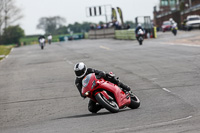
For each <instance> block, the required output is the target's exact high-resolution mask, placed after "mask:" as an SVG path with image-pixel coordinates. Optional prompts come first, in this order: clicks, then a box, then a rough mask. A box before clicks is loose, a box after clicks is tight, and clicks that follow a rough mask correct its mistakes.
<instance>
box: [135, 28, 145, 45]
mask: <svg viewBox="0 0 200 133" xmlns="http://www.w3.org/2000/svg"><path fill="white" fill-rule="evenodd" d="M136 38H137V40H138V42H139V44H140V45H142V42H143V40H144V31H143V30H142V29H139V30H138V32H137V35H136Z"/></svg>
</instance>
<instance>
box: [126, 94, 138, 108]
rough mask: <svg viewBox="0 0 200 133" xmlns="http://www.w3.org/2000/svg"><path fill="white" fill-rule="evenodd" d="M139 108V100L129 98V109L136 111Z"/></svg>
mask: <svg viewBox="0 0 200 133" xmlns="http://www.w3.org/2000/svg"><path fill="white" fill-rule="evenodd" d="M139 107H140V100H139V98H138V97H137V96H135V95H133V94H132V96H131V104H130V105H129V108H131V109H137V108H139Z"/></svg>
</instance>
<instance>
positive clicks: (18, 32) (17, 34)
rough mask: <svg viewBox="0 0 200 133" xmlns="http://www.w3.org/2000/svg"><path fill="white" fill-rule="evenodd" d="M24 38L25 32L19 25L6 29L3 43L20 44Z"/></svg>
mask: <svg viewBox="0 0 200 133" xmlns="http://www.w3.org/2000/svg"><path fill="white" fill-rule="evenodd" d="M22 37H24V30H23V29H22V28H21V27H20V26H19V25H16V26H9V27H8V28H5V29H4V33H3V35H2V39H3V40H2V41H3V43H4V44H13V43H15V44H19V43H20V38H22Z"/></svg>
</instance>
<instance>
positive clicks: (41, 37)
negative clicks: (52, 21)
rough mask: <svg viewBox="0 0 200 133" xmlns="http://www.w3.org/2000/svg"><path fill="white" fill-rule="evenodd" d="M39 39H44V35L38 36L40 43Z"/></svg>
mask: <svg viewBox="0 0 200 133" xmlns="http://www.w3.org/2000/svg"><path fill="white" fill-rule="evenodd" d="M40 39H44V40H45V36H43V35H41V36H39V37H38V42H39V43H40Z"/></svg>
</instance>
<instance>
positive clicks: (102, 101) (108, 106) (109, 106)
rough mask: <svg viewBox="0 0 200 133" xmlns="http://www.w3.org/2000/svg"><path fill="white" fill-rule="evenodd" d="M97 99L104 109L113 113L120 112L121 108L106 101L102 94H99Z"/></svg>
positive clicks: (111, 101) (110, 101)
mask: <svg viewBox="0 0 200 133" xmlns="http://www.w3.org/2000/svg"><path fill="white" fill-rule="evenodd" d="M95 98H96V100H97V101H98V103H99V104H100V105H102V106H103V107H104V108H106V109H107V110H109V111H110V112H112V113H117V112H119V106H118V105H117V103H116V102H115V101H113V100H108V99H106V98H105V97H104V96H103V95H102V94H101V93H98V94H97V95H96V96H95Z"/></svg>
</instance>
